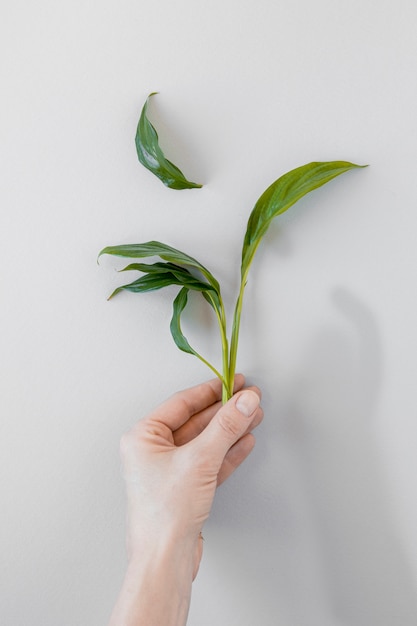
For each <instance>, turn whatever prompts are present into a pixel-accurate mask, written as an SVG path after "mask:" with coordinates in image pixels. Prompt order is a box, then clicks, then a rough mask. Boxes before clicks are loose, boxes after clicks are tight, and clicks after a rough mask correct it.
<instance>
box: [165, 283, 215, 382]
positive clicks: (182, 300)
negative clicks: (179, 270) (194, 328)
mask: <svg viewBox="0 0 417 626" xmlns="http://www.w3.org/2000/svg"><path fill="white" fill-rule="evenodd" d="M187 302H188V289H187V287H183V288H182V289H181V291H180V292H179V294H178V295H177V297H176V298H175V300H174V305H173V312H172V319H171V324H170V329H171V335H172V337H173V339H174V341H175V344H176V345H177V347H178V348H179V349H180V350H182V351H183V352H187V354H193V355H194V356H196V357H197V358H198V359H200V361H201V362H202V363H204V364H205V365H207V366H208V367H209V368H210V369H211V371H212V372H214V374H215V375H216V376H217V377H218V378H220V380H221V381H222V383H223V384H224V383H225V381H224V378H223V376H222V375H221V374H220V372H219V371H218V370H217V369H216V368H215V367H213V365H212V364H211V363H209V362H208V361H206V359H204V358H203V357H202V356H201V354H199V353H198V352H196V350H194V348H192V347H191V346H190V344H189V343H188V340H187V338H186V337H185V336H184V334H183V332H182V330H181V313H182V312H183V311H184V309H185V307H186V306H187Z"/></svg>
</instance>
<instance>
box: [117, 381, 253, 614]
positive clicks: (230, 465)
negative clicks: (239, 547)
mask: <svg viewBox="0 0 417 626" xmlns="http://www.w3.org/2000/svg"><path fill="white" fill-rule="evenodd" d="M243 387H244V377H243V376H242V375H238V376H236V379H235V389H234V391H235V395H234V396H233V397H232V398H231V400H229V402H227V403H226V404H225V405H224V406H222V404H221V384H220V381H219V380H214V381H209V382H207V383H203V384H201V385H198V386H196V387H193V388H191V389H187V390H185V391H181V392H179V393H177V394H175V395H174V396H173V397H172V398H170V399H169V400H167V401H166V402H164V403H163V404H162V405H160V406H159V407H158V408H157V409H156V410H155V411H154V412H153V413H151V414H150V415H149V416H148V417H146V418H145V419H143V420H141V421H140V422H138V423H137V424H136V425H135V426H134V427H133V428H132V429H131V430H130V431H129V432H128V433H127V434H125V435H124V436H123V437H122V440H121V456H122V465H123V471H124V477H125V480H126V489H127V501H128V515H127V520H128V525H127V547H128V555H129V561H130V571H131V574H130V575H129V577H128V582H127V583H125V592H123V590H122V594H121V596H120V598H119V602H118V605H119V610H117V608H118V605H116V609H115V618H114V622H113V621H112V622H111V624H113V623H114V624H116V622H117V623H118V626H121V625H122V624H123V625H124V624H130V623H132V624H133V623H135V624H138V625H141V624H142V623H143V624H145V623H146V624H147V626H150V625H151V624H154V623H155V624H162V623H163V624H164V625H165V624H166V625H169V624H171V623H172V624H175V626H177V625H179V624H183V623H184V624H185V621H184V619H186V614H187V612H188V603H189V599H190V594H191V581H192V580H193V579H194V577H195V575H196V574H197V571H198V566H199V563H200V560H201V555H202V545H203V542H202V537H201V530H202V527H203V524H204V522H205V520H206V519H207V517H208V516H209V513H210V509H211V505H212V502H213V498H214V494H215V490H216V487H217V485H219V484H220V483H222V482H223V481H224V480H226V478H227V477H228V476H229V475H230V474H231V473H232V472H233V471H234V470H235V469H236V468H237V467H238V466H239V465H240V464H241V463H242V461H244V460H245V459H246V457H247V456H248V454H249V453H250V451H251V450H252V448H253V446H254V443H255V440H254V437H253V435H252V433H251V430H252V429H253V428H255V426H257V425H258V424H259V423H260V422H261V420H262V417H263V412H262V409H261V408H260V406H259V403H260V391H259V389H257V388H256V387H250V388H247V389H244V388H243ZM132 576H133V578H132ZM139 580H140V581H142V582H140V583H138V582H137V581H139ZM152 580H153V581H154V585H153V584H152ZM126 585H127V588H128V589H130V595H129V598H130V601H129V602H127V604H129V606H130V609H129V610H128V609H127V608H126V607H127V604H126ZM135 585H137V586H135ZM154 586H156V587H157V588H158V590H159V595H158V593H157V592H156V591H155V588H154ZM132 589H134V590H135V591H134V593H133V592H132ZM145 589H146V591H145ZM168 590H170V591H169V592H168ZM132 593H133V595H132ZM155 594H156V597H157V598H158V608H155V607H156V600H155ZM161 594H162V598H161ZM164 594H166V595H167V596H169V597H166V598H165V596H164ZM144 595H145V596H146V597H144ZM133 597H135V598H136V600H135V601H134V602H133V603H132V598H133ZM151 597H153V598H154V601H152V600H151V599H150V598H151ZM175 598H177V603H176V601H175ZM146 600H148V604H147V602H146ZM165 600H166V602H165ZM135 602H138V603H139V604H140V606H141V611H140V617H142V618H143V622H142V621H138V620H139V614H138V616H137V617H136V620H137V621H134V619H135V618H134V619H132V621H131V622H130V621H128V620H127V619H125V620H123V617H126V616H127V615H128V614H129V615H131V614H133V613H131V611H133V612H134V611H135V608H134V605H135ZM120 604H121V605H122V607H123V606H124V609H125V612H123V610H120ZM177 604H178V606H177ZM146 606H148V609H146V608H145V614H144V612H143V611H144V607H146ZM176 606H177V608H175V607H176ZM126 611H127V612H126ZM129 611H130V612H129ZM155 611H157V614H156V613H155ZM184 616H185V617H184Z"/></svg>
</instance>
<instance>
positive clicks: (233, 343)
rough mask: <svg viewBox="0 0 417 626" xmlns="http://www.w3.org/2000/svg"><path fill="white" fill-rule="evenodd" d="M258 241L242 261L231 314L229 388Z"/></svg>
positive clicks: (233, 373)
mask: <svg viewBox="0 0 417 626" xmlns="http://www.w3.org/2000/svg"><path fill="white" fill-rule="evenodd" d="M259 243H260V240H258V241H257V243H256V244H255V245H254V246H253V249H252V250H251V253H250V256H249V258H248V261H247V262H246V263H243V262H242V277H241V281H240V289H239V295H238V298H237V301H236V306H235V312H234V316H233V327H232V337H231V340H230V356H229V371H228V377H227V380H228V384H229V389H233V382H234V379H235V373H236V360H237V348H238V345H239V330H240V318H241V314H242V306H243V295H244V293H245V287H246V283H247V279H248V274H249V268H250V266H251V264H252V261H253V258H254V256H255V252H256V250H257V249H258V245H259ZM243 267H244V268H245V269H244V270H243ZM229 397H230V396H229Z"/></svg>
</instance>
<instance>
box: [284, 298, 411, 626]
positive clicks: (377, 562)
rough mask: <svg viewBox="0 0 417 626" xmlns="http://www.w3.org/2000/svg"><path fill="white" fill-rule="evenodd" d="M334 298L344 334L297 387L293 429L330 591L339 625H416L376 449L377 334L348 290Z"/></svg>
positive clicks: (308, 361) (310, 364)
mask: <svg viewBox="0 0 417 626" xmlns="http://www.w3.org/2000/svg"><path fill="white" fill-rule="evenodd" d="M332 296H333V301H334V304H335V306H336V307H337V308H338V310H339V312H340V313H341V314H342V315H343V317H344V318H345V319H344V322H343V325H341V326H340V327H334V328H330V327H326V328H323V329H322V330H321V331H319V332H318V333H317V336H316V337H315V339H314V341H313V343H312V345H311V347H310V350H309V351H308V353H307V354H306V356H305V359H304V360H303V364H302V369H301V370H300V372H299V375H298V377H297V380H296V381H294V387H293V389H292V392H291V394H290V395H291V397H290V402H289V405H290V407H291V411H290V415H289V418H290V419H289V421H288V423H287V426H286V427H287V429H288V430H289V433H290V435H291V436H290V439H291V440H292V444H293V446H294V449H295V451H296V458H297V463H298V469H299V472H300V478H301V479H302V481H303V483H304V493H305V496H306V498H307V501H308V509H309V522H310V524H311V529H312V531H313V535H312V536H313V537H315V542H316V550H315V553H316V558H317V559H318V563H317V565H318V573H320V576H321V578H322V584H321V592H322V593H323V594H324V598H323V599H324V601H325V602H326V604H328V608H329V612H330V616H329V617H331V619H333V620H334V622H337V623H338V624H339V623H340V624H346V625H349V626H393V625H394V624H398V625H400V624H401V626H411V625H412V624H415V623H416V619H417V599H416V595H415V590H414V589H413V585H412V577H411V571H410V569H409V564H408V563H407V560H406V557H405V554H404V553H403V549H402V546H401V544H400V542H399V539H398V537H397V534H396V529H395V525H394V523H393V520H392V514H391V511H390V502H389V500H388V497H387V490H386V487H385V485H384V481H383V477H382V473H381V461H380V459H379V457H378V451H377V447H376V441H375V439H376V434H375V430H374V422H373V416H374V413H375V409H376V403H377V398H378V390H379V388H380V385H381V381H382V356H383V355H382V351H381V341H380V337H379V332H378V327H377V324H376V322H375V320H374V317H373V315H372V312H371V311H370V310H369V309H368V308H367V307H366V306H365V305H364V304H363V303H362V302H361V301H360V300H359V299H358V298H356V297H354V296H353V295H352V294H350V293H349V292H347V291H345V290H342V289H338V290H335V291H334V292H333V294H332ZM293 582H294V584H296V581H295V580H294V581H293ZM331 619H330V623H331Z"/></svg>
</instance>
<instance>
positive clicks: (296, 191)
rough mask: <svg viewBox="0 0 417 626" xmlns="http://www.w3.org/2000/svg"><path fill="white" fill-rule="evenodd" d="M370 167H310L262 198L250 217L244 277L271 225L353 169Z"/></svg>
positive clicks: (340, 164)
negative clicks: (322, 187)
mask: <svg viewBox="0 0 417 626" xmlns="http://www.w3.org/2000/svg"><path fill="white" fill-rule="evenodd" d="M357 167H366V166H361V165H355V164H354V163H349V162H347V161H328V162H314V163H307V165H302V166H301V167H297V168H296V169H294V170H291V171H290V172H287V173H286V174H284V175H283V176H281V178H278V180H276V181H275V182H274V183H272V185H271V186H270V187H268V189H266V191H264V193H263V194H262V196H261V197H260V198H259V200H258V201H257V203H256V205H255V207H254V209H253V211H252V213H251V214H250V216H249V221H248V225H247V230H246V235H245V239H244V242H243V249H242V276H243V275H244V274H245V272H247V270H248V268H249V265H250V263H251V261H252V259H253V255H254V254H255V251H256V249H257V247H258V245H259V242H260V240H261V239H262V237H263V236H264V235H265V233H266V231H267V230H268V228H269V225H270V223H271V221H272V220H273V219H274V217H276V216H277V215H280V214H281V213H284V212H285V211H287V209H289V208H290V207H291V206H292V205H293V204H295V203H296V202H297V201H298V200H300V199H301V198H302V197H303V196H305V195H306V194H307V193H309V192H310V191H313V190H314V189H317V188H318V187H321V186H322V185H325V184H326V183H328V182H329V181H330V180H332V179H333V178H335V177H336V176H339V175H340V174H343V173H344V172H347V171H349V170H351V169H353V168H357Z"/></svg>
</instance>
